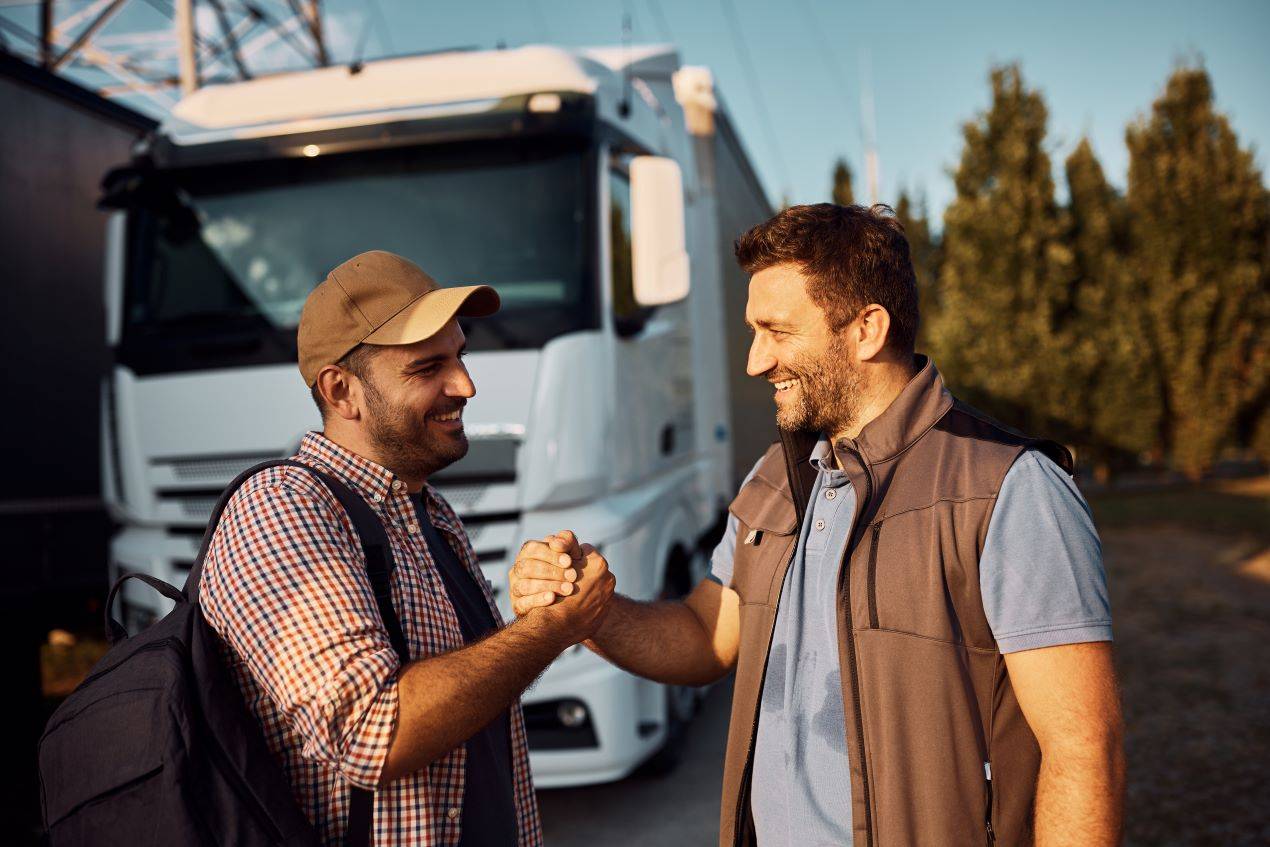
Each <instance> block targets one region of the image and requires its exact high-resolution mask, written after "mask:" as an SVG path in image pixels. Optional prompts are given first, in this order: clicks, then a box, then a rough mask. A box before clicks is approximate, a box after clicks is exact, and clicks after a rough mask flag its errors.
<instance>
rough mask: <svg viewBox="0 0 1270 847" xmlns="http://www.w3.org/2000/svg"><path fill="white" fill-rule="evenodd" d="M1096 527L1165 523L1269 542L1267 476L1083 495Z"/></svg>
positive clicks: (1268, 479)
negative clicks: (1085, 497) (1086, 498)
mask: <svg viewBox="0 0 1270 847" xmlns="http://www.w3.org/2000/svg"><path fill="white" fill-rule="evenodd" d="M1089 505H1090V508H1092V509H1093V512H1094V519H1095V521H1096V523H1097V525H1098V528H1099V529H1126V528H1134V527H1147V526H1153V525H1170V526H1175V527H1178V528H1180V529H1187V530H1193V531H1197V532H1206V533H1214V534H1217V535H1241V536H1251V537H1254V538H1257V539H1258V540H1260V541H1262V542H1265V543H1270V477H1265V476H1263V477H1256V478H1254V479H1240V480H1219V481H1214V482H1208V483H1198V484H1195V485H1187V486H1172V487H1169V488H1159V489H1149V490H1141V491H1116V490H1111V491H1105V492H1099V493H1095V494H1091V495H1090V496H1089Z"/></svg>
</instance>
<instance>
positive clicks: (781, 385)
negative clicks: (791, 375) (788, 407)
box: [772, 379, 798, 394]
mask: <svg viewBox="0 0 1270 847" xmlns="http://www.w3.org/2000/svg"><path fill="white" fill-rule="evenodd" d="M797 384H798V380H796V379H782V380H781V381H780V382H773V383H772V385H773V387H775V388H776V393H777V394H780V393H781V392H783V391H788V390H789V389H791V388H793V387H794V386H795V385H797Z"/></svg>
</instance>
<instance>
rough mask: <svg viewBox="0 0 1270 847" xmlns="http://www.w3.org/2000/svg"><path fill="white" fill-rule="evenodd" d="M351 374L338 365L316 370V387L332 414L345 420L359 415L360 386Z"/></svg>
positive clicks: (355, 418) (356, 417)
mask: <svg viewBox="0 0 1270 847" xmlns="http://www.w3.org/2000/svg"><path fill="white" fill-rule="evenodd" d="M356 383H357V380H355V379H353V375H352V374H350V373H349V372H348V371H346V370H344V369H343V368H341V367H339V366H338V365H327V366H326V367H324V368H322V370H320V371H318V375H317V389H318V391H319V392H321V394H322V399H323V400H325V401H326V408H327V409H328V410H329V411H330V413H331V414H332V415H336V416H338V417H340V418H343V419H344V420H346V421H355V420H357V419H358V418H360V417H361V386H360V385H357V384H356Z"/></svg>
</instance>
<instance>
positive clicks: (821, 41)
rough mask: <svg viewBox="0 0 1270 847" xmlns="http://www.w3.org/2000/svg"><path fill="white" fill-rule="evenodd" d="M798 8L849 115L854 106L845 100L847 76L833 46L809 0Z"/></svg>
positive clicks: (799, 3) (800, 3)
mask: <svg viewBox="0 0 1270 847" xmlns="http://www.w3.org/2000/svg"><path fill="white" fill-rule="evenodd" d="M798 7H799V8H800V9H801V10H802V13H803V20H804V21H806V23H807V28H808V29H809V30H811V36H812V40H813V41H814V42H815V44H816V48H817V50H818V51H819V52H820V59H821V61H822V62H824V63H825V68H826V69H827V70H828V71H829V76H830V79H831V81H836V82H837V83H838V84H837V85H835V86H834V88H835V89H836V91H837V92H838V93H839V94H840V95H841V96H842V104H843V105H844V106H845V107H846V109H847V111H846V114H850V113H851V110H852V108H853V107H854V106H855V104H854V103H852V102H851V101H850V100H849V99H848V98H847V95H846V90H847V88H846V83H847V75H846V74H845V73H843V70H842V66H841V65H839V64H838V58H837V56H835V55H834V52H833V45H831V44H830V43H829V40H828V38H826V37H825V31H824V29H823V28H822V27H820V25H819V22H818V21H817V20H816V13H815V10H813V9H812V7H811V3H810V0H799V2H798Z"/></svg>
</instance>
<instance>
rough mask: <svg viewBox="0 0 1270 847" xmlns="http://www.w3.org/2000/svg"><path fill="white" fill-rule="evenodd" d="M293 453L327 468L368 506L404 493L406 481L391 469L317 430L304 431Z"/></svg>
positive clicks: (404, 494) (405, 494)
mask: <svg viewBox="0 0 1270 847" xmlns="http://www.w3.org/2000/svg"><path fill="white" fill-rule="evenodd" d="M296 455H297V456H299V457H301V458H305V459H308V460H310V461H312V462H316V463H318V464H322V465H325V466H326V467H328V468H330V469H331V470H332V471H333V472H334V473H335V474H336V475H338V476H339V477H340V478H341V479H343V480H344V481H346V482H348V483H350V484H351V485H352V486H353V488H354V490H356V491H357V493H358V494H361V495H362V496H363V497H365V498H366V499H367V500H369V501H370V502H371V504H372V505H375V504H379V503H383V502H385V501H387V500H388V499H390V498H392V497H394V496H402V497H405V496H408V494H407V492H406V484H405V483H404V482H402V481H401V480H399V479H397V475H396V474H394V473H393V472H392V471H390V470H388V469H387V468H385V467H384V466H383V465H381V464H379V463H377V462H372V461H371V460H370V459H367V458H366V457H364V456H359V455H357V454H356V453H354V452H353V451H352V450H348V449H346V448H344V447H341V446H340V445H338V444H336V443H335V442H334V441H332V440H331V439H329V438H327V437H326V436H325V435H323V434H322V433H320V432H309V433H306V434H305V436H304V439H303V440H302V441H301V442H300V449H299V451H298V452H297V453H296ZM425 490H426V486H425Z"/></svg>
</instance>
